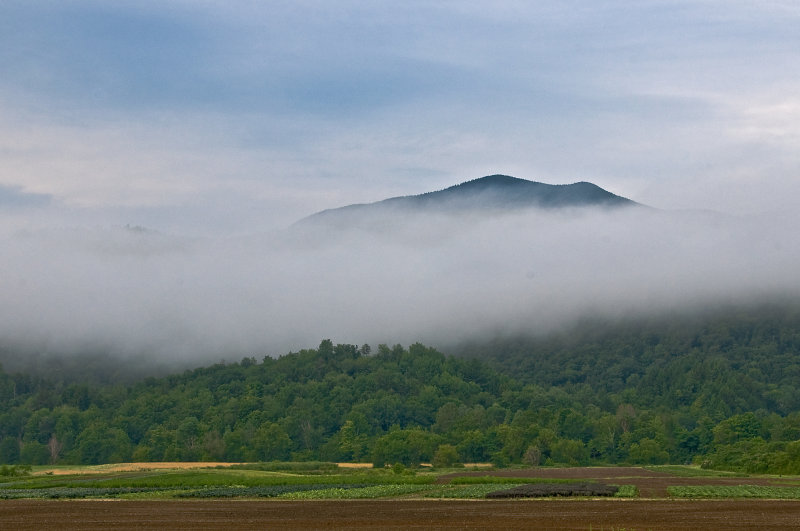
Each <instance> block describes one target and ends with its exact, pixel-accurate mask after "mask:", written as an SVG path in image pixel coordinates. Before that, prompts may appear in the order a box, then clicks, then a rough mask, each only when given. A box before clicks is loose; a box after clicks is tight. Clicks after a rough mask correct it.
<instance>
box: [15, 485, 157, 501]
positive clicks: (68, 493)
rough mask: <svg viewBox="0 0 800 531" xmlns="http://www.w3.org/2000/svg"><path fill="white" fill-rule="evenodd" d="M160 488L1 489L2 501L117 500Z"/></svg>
mask: <svg viewBox="0 0 800 531" xmlns="http://www.w3.org/2000/svg"><path fill="white" fill-rule="evenodd" d="M162 490H163V489H159V488H134V487H111V488H95V487H53V488H49V489H0V499H2V500H14V499H23V498H26V499H28V498H39V499H42V498H49V499H57V498H70V499H75V498H116V497H117V496H121V495H123V494H133V493H140V492H148V493H153V492H160V491H162Z"/></svg>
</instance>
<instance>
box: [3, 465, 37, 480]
mask: <svg viewBox="0 0 800 531" xmlns="http://www.w3.org/2000/svg"><path fill="white" fill-rule="evenodd" d="M30 474H31V467H30V466H29V465H11V466H9V465H2V466H0V476H11V477H18V476H29V475H30Z"/></svg>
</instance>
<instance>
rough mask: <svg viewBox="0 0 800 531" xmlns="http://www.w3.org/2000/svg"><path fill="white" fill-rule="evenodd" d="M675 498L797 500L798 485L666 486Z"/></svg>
mask: <svg viewBox="0 0 800 531" xmlns="http://www.w3.org/2000/svg"><path fill="white" fill-rule="evenodd" d="M667 492H668V493H669V495H670V496H673V497H676V498H763V499H781V500H797V499H800V487H771V486H764V485H687V486H680V487H668V488H667Z"/></svg>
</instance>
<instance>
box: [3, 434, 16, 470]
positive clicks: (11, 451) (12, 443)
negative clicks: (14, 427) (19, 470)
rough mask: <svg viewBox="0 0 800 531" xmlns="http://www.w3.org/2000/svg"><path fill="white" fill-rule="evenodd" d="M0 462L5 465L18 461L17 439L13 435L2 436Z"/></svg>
mask: <svg viewBox="0 0 800 531" xmlns="http://www.w3.org/2000/svg"><path fill="white" fill-rule="evenodd" d="M0 463H2V464H5V465H13V464H16V463H19V440H17V439H16V438H15V437H4V438H3V440H2V441H0Z"/></svg>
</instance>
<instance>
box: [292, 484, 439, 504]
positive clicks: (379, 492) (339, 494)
mask: <svg viewBox="0 0 800 531" xmlns="http://www.w3.org/2000/svg"><path fill="white" fill-rule="evenodd" d="M431 488H433V487H431V486H430V485H411V484H406V485H371V486H368V487H361V488H357V489H347V488H341V487H337V488H327V489H318V490H312V491H309V490H306V491H298V492H290V493H287V494H284V495H282V496H281V498H286V499H290V500H306V499H315V500H319V499H331V500H345V499H348V500H354V499H370V498H385V497H387V496H403V495H406V494H414V493H418V492H421V491H424V490H430V489H431Z"/></svg>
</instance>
